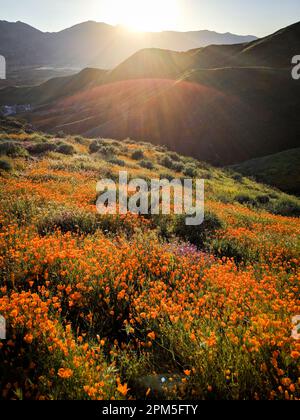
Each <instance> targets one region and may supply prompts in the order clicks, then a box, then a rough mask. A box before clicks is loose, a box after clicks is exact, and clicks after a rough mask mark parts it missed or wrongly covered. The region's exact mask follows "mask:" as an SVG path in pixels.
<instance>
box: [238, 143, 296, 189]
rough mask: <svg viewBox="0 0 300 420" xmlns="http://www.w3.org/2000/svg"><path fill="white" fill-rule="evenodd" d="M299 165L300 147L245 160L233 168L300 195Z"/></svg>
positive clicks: (260, 180)
mask: <svg viewBox="0 0 300 420" xmlns="http://www.w3.org/2000/svg"><path fill="white" fill-rule="evenodd" d="M299 167H300V149H291V150H286V151H284V152H281V153H277V154H275V155H270V156H265V157H262V158H260V159H252V160H249V161H246V162H243V163H241V164H239V165H235V166H233V167H232V169H233V170H235V171H237V172H239V173H241V174H243V175H245V176H252V177H255V178H256V179H257V180H258V181H259V182H264V183H265V184H269V185H273V186H275V187H277V188H279V189H280V190H282V191H285V192H287V193H290V194H297V195H300V172H299Z"/></svg>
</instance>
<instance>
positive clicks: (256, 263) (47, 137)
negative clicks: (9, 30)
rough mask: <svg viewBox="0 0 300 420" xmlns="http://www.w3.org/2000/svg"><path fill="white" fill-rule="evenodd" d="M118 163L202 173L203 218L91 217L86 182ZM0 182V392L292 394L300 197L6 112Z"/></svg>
mask: <svg viewBox="0 0 300 420" xmlns="http://www.w3.org/2000/svg"><path fill="white" fill-rule="evenodd" d="M120 170H122V171H124V170H126V171H128V174H129V177H130V179H133V178H137V177H138V178H142V179H145V180H146V181H148V183H149V181H150V180H151V179H157V178H158V177H159V178H160V179H173V178H176V179H178V178H179V179H182V178H186V177H188V178H202V179H205V219H204V222H203V224H201V225H199V226H198V227H194V226H193V227H192V228H191V227H188V226H186V225H185V223H184V218H183V216H184V215H175V214H171V215H168V216H161V215H160V216H157V215H156V216H155V215H145V216H141V215H139V216H138V215H136V214H131V213H127V214H126V215H100V214H98V213H97V212H96V206H95V203H96V200H97V192H96V185H97V182H98V181H99V180H100V179H102V178H110V179H113V180H116V181H117V180H118V173H119V171H120ZM0 180H1V182H0V284H1V287H0V313H1V315H2V316H4V317H5V319H6V321H7V326H8V328H7V336H8V337H10V339H9V340H3V341H1V355H2V357H3V363H1V364H0V377H1V383H0V395H1V400H7V399H22V400H56V399H67V400H79V399H84V400H95V399H100V400H101V399H107V400H112V399H116V400H125V399H131V400H132V399H143V400H145V399H146V400H148V399H149V400H156V399H158V400H161V399H168V400H169V399H174V400H177V399H178V400H179V399H180V400H187V401H190V400H191V399H196V400H201V401H202V400H254V399H256V400H257V399H260V400H265V399H266V400H267V399H276V400H281V399H285V400H286V399H287V397H288V399H296V398H299V397H300V388H299V383H298V376H299V369H298V366H299V363H298V361H299V357H300V353H299V344H298V341H297V340H293V339H292V338H291V330H292V328H293V325H292V321H291V319H292V318H293V316H294V315H295V314H297V313H299V267H300V265H299V250H300V244H299V238H300V231H299V217H297V216H299V215H300V200H299V199H297V198H296V197H292V196H289V195H287V194H284V193H282V192H279V191H277V190H274V189H273V188H271V187H268V186H265V185H262V184H259V183H257V182H255V181H253V180H251V179H248V178H246V177H243V176H241V175H240V174H238V173H236V172H234V171H233V170H229V169H226V170H225V169H220V168H215V167H212V166H210V165H208V164H207V163H203V162H200V161H197V160H195V159H193V158H190V157H186V156H182V155H178V154H176V153H173V152H170V151H169V150H167V149H166V148H162V147H161V146H159V147H157V146H154V145H152V144H149V143H145V142H136V141H132V140H130V139H127V140H126V141H123V142H119V141H116V140H112V139H103V138H102V139H99V138H96V139H87V138H84V137H81V136H63V134H62V133H60V135H59V136H53V135H51V134H46V133H43V132H37V131H34V130H33V127H31V126H30V125H28V124H26V123H25V122H23V121H17V120H13V119H1V120H0ZM131 198H132V197H131ZM25 370H26V375H24V372H25ZM283 375H284V376H283ZM162 382H164V386H162V385H161V384H162ZM279 383H280V384H282V385H280V386H279V385H278V384H279ZM74 384H76V386H74ZM291 385H293V386H291Z"/></svg>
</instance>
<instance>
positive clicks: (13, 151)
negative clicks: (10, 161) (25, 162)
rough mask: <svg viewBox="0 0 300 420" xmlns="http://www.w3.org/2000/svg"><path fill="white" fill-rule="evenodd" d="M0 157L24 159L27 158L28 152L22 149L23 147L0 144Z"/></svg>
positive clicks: (5, 143)
mask: <svg viewBox="0 0 300 420" xmlns="http://www.w3.org/2000/svg"><path fill="white" fill-rule="evenodd" d="M1 155H4V156H10V157H24V156H28V152H27V150H26V149H24V147H22V146H20V145H19V144H17V143H13V142H4V143H0V156H1Z"/></svg>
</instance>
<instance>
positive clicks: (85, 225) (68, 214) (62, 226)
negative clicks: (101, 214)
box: [37, 209, 98, 235]
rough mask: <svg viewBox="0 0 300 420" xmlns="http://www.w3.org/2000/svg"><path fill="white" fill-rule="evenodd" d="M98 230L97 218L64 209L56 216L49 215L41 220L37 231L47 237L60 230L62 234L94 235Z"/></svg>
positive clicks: (76, 210)
mask: <svg viewBox="0 0 300 420" xmlns="http://www.w3.org/2000/svg"><path fill="white" fill-rule="evenodd" d="M97 228H98V225H97V220H96V216H95V215H94V214H92V213H87V212H84V211H80V210H78V209H70V210H68V209H62V210H61V211H56V212H55V213H54V214H50V213H49V214H47V215H45V216H44V217H42V218H41V220H39V222H38V225H37V229H38V232H39V234H40V235H46V234H48V233H52V232H53V231H55V230H57V229H59V230H60V231H61V232H63V233H66V232H72V233H79V234H92V233H95V232H96V230H97Z"/></svg>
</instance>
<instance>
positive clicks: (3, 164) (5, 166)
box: [0, 160, 12, 172]
mask: <svg viewBox="0 0 300 420" xmlns="http://www.w3.org/2000/svg"><path fill="white" fill-rule="evenodd" d="M0 170H1V171H7V172H8V171H11V170H12V165H11V164H10V163H9V162H8V161H7V160H0Z"/></svg>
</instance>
